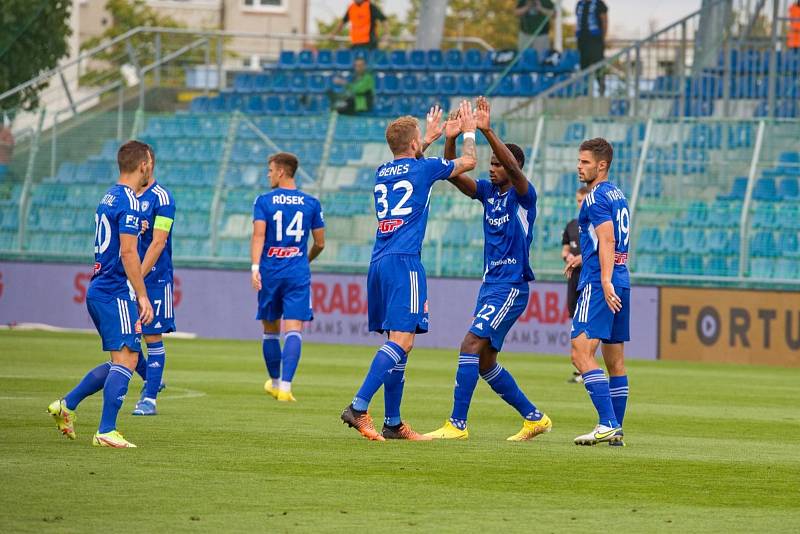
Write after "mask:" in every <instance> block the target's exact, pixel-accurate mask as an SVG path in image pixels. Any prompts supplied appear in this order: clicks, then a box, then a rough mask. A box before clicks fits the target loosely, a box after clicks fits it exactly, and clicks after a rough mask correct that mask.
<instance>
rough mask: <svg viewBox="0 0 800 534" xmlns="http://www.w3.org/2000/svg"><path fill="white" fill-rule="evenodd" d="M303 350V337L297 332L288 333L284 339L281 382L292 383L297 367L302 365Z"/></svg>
mask: <svg viewBox="0 0 800 534" xmlns="http://www.w3.org/2000/svg"><path fill="white" fill-rule="evenodd" d="M302 348H303V335H302V334H301V333H300V332H298V331H297V330H290V331H288V332H286V335H285V336H284V337H283V355H282V356H281V366H282V370H281V382H285V383H289V384H290V383H291V382H292V380H293V379H294V373H295V371H297V365H298V364H299V363H300V351H301V350H302Z"/></svg>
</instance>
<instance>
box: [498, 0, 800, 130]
mask: <svg viewBox="0 0 800 534" xmlns="http://www.w3.org/2000/svg"><path fill="white" fill-rule="evenodd" d="M787 6H788V0H737V1H736V2H732V1H731V0H716V1H714V2H710V3H708V4H705V5H704V6H703V7H702V8H700V9H699V10H697V11H695V12H694V13H691V14H689V15H687V16H686V17H684V18H682V19H680V20H678V21H676V22H674V23H672V24H670V25H668V26H667V27H665V28H663V29H661V30H658V31H657V32H655V33H653V34H651V35H649V36H648V37H646V38H644V39H641V40H638V41H634V42H631V43H629V44H628V45H627V46H623V47H622V48H621V49H617V51H616V52H614V53H613V54H612V55H611V56H610V57H608V58H606V59H604V60H603V61H600V62H598V63H595V64H593V65H590V66H589V67H587V68H586V69H583V70H581V71H579V72H577V73H575V74H574V75H572V76H570V77H568V78H566V79H562V80H558V79H556V80H555V83H550V86H549V87H548V88H547V89H545V90H544V91H542V92H540V93H539V94H538V95H536V96H535V97H533V98H531V99H529V100H527V101H525V102H523V103H521V104H519V105H518V106H516V107H514V108H512V109H510V110H509V111H508V112H506V116H509V117H511V116H514V117H533V116H536V115H538V114H541V113H545V112H547V113H554V114H564V115H566V114H574V113H576V112H578V113H585V114H588V115H593V116H597V115H613V116H631V117H660V118H667V117H673V116H677V117H681V116H712V115H713V116H721V117H727V116H731V115H732V114H733V115H736V114H738V115H742V114H745V115H747V116H752V114H753V109H752V107H753V106H750V107H748V104H747V103H746V104H745V105H744V106H740V105H738V103H737V102H736V100H743V99H751V100H752V99H762V100H764V103H765V104H766V105H765V106H764V109H762V110H760V111H759V112H758V115H759V116H766V117H776V116H779V115H780V100H781V98H789V97H790V95H787V96H785V97H784V96H783V95H781V94H780V91H779V90H778V88H779V86H780V83H781V82H780V76H781V74H780V71H779V69H778V68H777V67H779V66H780V65H779V64H778V58H779V57H780V54H782V53H785V52H786V50H785V48H786V47H785V38H784V37H785V32H784V30H785V28H784V26H785V25H784V24H783V22H785V21H786V20H787V19H786V18H785V17H784V16H783V14H784V13H786V11H787ZM765 25H767V26H768V30H767V31H768V33H767V34H766V35H764V34H763V30H764V26H765ZM756 30H758V32H761V34H759V33H758V32H757V31H756ZM617 44H621V43H620V42H617ZM756 52H757V53H760V54H761V56H760V57H759V58H758V59H757V60H754V61H752V63H748V64H746V65H742V64H741V63H739V64H732V58H733V57H735V56H736V54H737V53H738V54H740V55H745V54H751V53H756ZM548 83H549V82H548ZM764 87H767V88H768V92H767V93H766V94H765V92H764V91H763V88H764ZM732 91H735V94H733V93H732ZM795 98H796V95H795ZM717 101H718V102H719V104H718V106H715V104H716V103H717ZM715 107H716V108H717V109H715ZM740 108H741V109H740ZM748 112H749V114H748Z"/></svg>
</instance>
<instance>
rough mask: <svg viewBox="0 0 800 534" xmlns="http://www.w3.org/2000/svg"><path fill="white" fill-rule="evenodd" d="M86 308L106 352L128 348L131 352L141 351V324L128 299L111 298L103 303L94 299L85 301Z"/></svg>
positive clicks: (137, 312) (135, 310) (133, 302)
mask: <svg viewBox="0 0 800 534" xmlns="http://www.w3.org/2000/svg"><path fill="white" fill-rule="evenodd" d="M86 308H87V309H88V310H89V315H90V316H91V317H92V322H93V323H94V326H95V328H97V333H98V334H100V339H102V341H103V350H104V351H106V352H110V351H112V350H113V351H118V350H122V347H128V348H129V349H130V350H132V351H133V352H139V351H140V350H141V349H142V324H141V323H140V322H139V310H138V309H137V307H136V302H135V301H133V300H131V299H130V298H129V297H126V298H119V297H112V298H111V299H109V300H107V301H104V300H100V299H96V298H87V299H86Z"/></svg>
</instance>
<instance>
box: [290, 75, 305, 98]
mask: <svg viewBox="0 0 800 534" xmlns="http://www.w3.org/2000/svg"><path fill="white" fill-rule="evenodd" d="M289 90H290V91H291V92H293V93H305V92H307V91H308V76H307V75H306V73H305V72H297V73H295V74H292V76H291V78H289Z"/></svg>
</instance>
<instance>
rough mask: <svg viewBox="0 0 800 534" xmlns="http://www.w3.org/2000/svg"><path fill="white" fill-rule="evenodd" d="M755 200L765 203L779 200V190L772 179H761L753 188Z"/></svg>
mask: <svg viewBox="0 0 800 534" xmlns="http://www.w3.org/2000/svg"><path fill="white" fill-rule="evenodd" d="M753 200H760V201H763V202H774V201H776V200H778V189H777V188H776V187H775V180H774V179H772V178H759V179H758V180H756V185H755V187H754V188H753Z"/></svg>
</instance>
